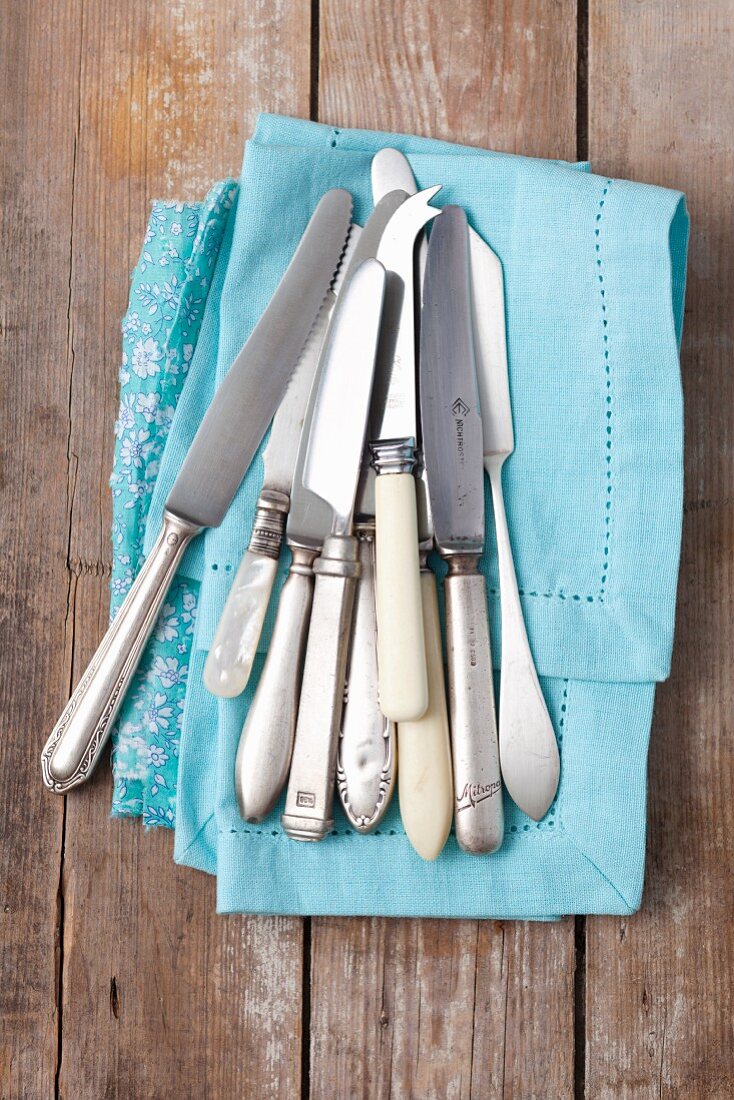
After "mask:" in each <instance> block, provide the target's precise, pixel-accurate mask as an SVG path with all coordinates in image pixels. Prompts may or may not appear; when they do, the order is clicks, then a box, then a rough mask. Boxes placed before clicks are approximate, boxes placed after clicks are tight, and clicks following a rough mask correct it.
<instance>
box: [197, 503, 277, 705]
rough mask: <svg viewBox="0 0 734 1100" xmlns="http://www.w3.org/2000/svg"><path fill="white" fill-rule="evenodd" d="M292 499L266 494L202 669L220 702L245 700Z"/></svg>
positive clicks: (210, 689)
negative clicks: (241, 697) (243, 693)
mask: <svg viewBox="0 0 734 1100" xmlns="http://www.w3.org/2000/svg"><path fill="white" fill-rule="evenodd" d="M289 506H290V499H289V497H288V495H287V494H286V493H279V492H276V491H273V490H269V489H264V490H263V492H262V493H261V494H260V497H259V499H258V502H257V511H256V513H255V523H254V526H253V529H252V536H251V537H250V545H249V548H248V550H247V552H246V554H245V555H244V557H243V558H242V561H241V562H240V565H239V568H238V570H237V573H236V575H235V578H234V581H233V582H232V587H231V588H230V590H229V595H228V596H227V602H226V603H225V605H224V610H223V611H222V617H221V618H220V620H219V623H218V625H217V630H216V633H215V635H214V638H213V640H212V644H211V646H210V647H209V653H208V655H207V658H206V663H205V665H204V676H203V679H204V686H205V687H206V688H207V689H208V690H209V691H210V692H211V693H212V695H218V696H219V697H220V698H222V699H233V698H234V697H235V696H236V695H241V694H242V692H243V691H244V690H245V688H246V687H247V681H248V680H249V679H250V673H251V672H252V665H253V661H254V660H255V655H256V654H257V647H258V643H259V641H260V635H261V633H262V628H263V623H264V622H265V615H266V613H267V610H268V604H269V603H270V594H271V592H272V591H273V584H274V583H275V575H276V573H277V571H278V557H279V555H280V547H281V543H282V541H283V531H284V529H285V521H286V517H287V515H288V508H289Z"/></svg>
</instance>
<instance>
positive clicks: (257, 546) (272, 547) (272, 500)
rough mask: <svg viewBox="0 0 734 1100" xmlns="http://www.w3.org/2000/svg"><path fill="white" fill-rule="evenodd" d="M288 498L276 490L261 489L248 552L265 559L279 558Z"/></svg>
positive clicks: (288, 502)
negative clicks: (250, 551)
mask: <svg viewBox="0 0 734 1100" xmlns="http://www.w3.org/2000/svg"><path fill="white" fill-rule="evenodd" d="M290 503H291V502H290V497H289V496H288V494H287V493H281V492H279V491H278V490H277V489H263V491H262V492H261V493H260V496H259V497H258V501H257V510H256V512H255V522H254V523H253V526H252V535H251V536H250V550H252V552H253V553H254V554H261V555H262V556H263V557H265V558H275V559H277V558H278V557H279V556H280V547H281V545H282V542H283V533H284V531H285V521H286V518H287V516H288V510H289V508H290Z"/></svg>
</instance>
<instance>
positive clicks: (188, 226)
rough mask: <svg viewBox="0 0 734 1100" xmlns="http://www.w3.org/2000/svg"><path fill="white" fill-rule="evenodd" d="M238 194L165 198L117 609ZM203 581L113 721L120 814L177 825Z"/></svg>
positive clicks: (123, 515)
mask: <svg viewBox="0 0 734 1100" xmlns="http://www.w3.org/2000/svg"><path fill="white" fill-rule="evenodd" d="M236 194H237V186H236V184H235V182H234V181H233V180H225V181H223V182H222V183H218V184H216V185H215V187H213V188H212V190H211V192H210V193H209V195H208V196H207V199H206V201H205V202H204V203H196V204H192V203H173V202H155V203H154V204H153V207H152V210H151V215H150V220H149V223H148V228H147V231H146V234H145V240H144V243H143V249H142V252H141V256H140V260H139V262H138V265H137V267H136V269H135V271H134V272H133V277H132V283H131V288H130V305H129V309H128V313H127V315H126V317H125V319H124V321H123V323H122V337H123V350H122V363H121V367H120V409H119V413H118V417H117V422H116V424H115V436H116V447H115V463H114V468H113V471H112V476H111V478H110V487H111V490H112V499H113V524H112V545H113V569H112V578H111V583H110V588H111V603H112V608H111V613H112V615H113V616H114V614H115V612H116V611H117V609H118V608H119V606H120V604H121V603H122V601H123V599H124V597H125V596H126V595H127V593H128V591H129V590H130V586H131V585H132V583H133V580H134V578H135V575H136V573H137V571H138V570H139V568H140V566H141V564H142V551H143V538H144V534H145V522H146V519H147V515H148V509H149V506H150V498H151V494H152V491H153V486H154V484H155V479H156V476H157V473H158V468H159V465H160V458H161V455H162V453H163V448H164V446H165V442H166V438H167V436H168V432H169V430H170V427H171V422H172V420H173V417H174V414H175V410H176V405H177V402H178V399H179V397H180V395H181V390H182V389H183V385H184V382H185V380H186V375H187V371H188V367H189V363H190V362H191V360H192V358H193V355H194V352H195V349H196V341H197V338H198V335H199V329H200V326H201V320H202V317H203V315H204V306H205V303H206V297H207V293H208V290H209V286H210V285H211V277H212V274H213V271H214V267H215V264H216V261H217V257H218V255H219V249H220V246H221V242H222V237H223V235H224V229H225V226H226V224H227V220H228V218H229V215H230V212H231V210H232V208H233V205H234V202H235V198H236ZM198 587H199V586H198V584H197V583H196V582H194V581H190V580H187V579H186V578H183V577H177V578H176V579H175V580H174V583H173V585H172V586H171V589H170V591H169V593H168V596H167V598H166V603H165V606H164V608H163V611H162V612H161V615H160V617H159V620H158V622H157V624H156V627H155V630H154V632H153V636H152V638H151V640H150V642H149V643H148V646H147V648H146V650H145V652H144V654H143V658H142V660H141V662H140V665H139V667H138V670H137V672H136V675H135V678H134V680H133V683H132V686H131V688H130V690H129V691H128V694H127V696H126V698H125V700H124V702H123V705H122V708H121V711H120V716H119V718H118V721H117V723H116V726H115V729H114V730H113V757H112V766H113V774H114V779H115V787H114V795H113V803H112V813H113V816H117V817H125V816H141V817H142V818H143V821H144V823H145V825H146V826H163V827H165V828H169V829H170V828H173V826H174V824H175V808H176V776H177V770H178V747H179V739H180V735H181V726H182V722H183V715H184V697H185V692H186V680H187V675H188V669H189V663H190V661H189V657H190V653H191V647H192V644H193V634H194V627H195V624H196V608H197V600H198Z"/></svg>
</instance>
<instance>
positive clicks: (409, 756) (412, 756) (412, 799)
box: [398, 555, 454, 860]
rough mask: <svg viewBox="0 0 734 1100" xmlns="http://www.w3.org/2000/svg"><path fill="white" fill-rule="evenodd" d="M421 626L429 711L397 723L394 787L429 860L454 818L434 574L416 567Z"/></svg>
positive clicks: (412, 836)
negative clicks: (424, 647)
mask: <svg viewBox="0 0 734 1100" xmlns="http://www.w3.org/2000/svg"><path fill="white" fill-rule="evenodd" d="M421 596H422V600H423V627H424V630H425V640H426V664H427V666H428V709H427V710H426V713H425V714H424V715H423V717H422V718H419V719H417V721H415V722H400V723H399V725H398V756H399V760H400V768H399V771H398V790H399V793H400V814H401V816H402V819H403V825H404V827H405V832H406V833H407V836H408V839H409V840H410V843H411V844H412V845H413V847H414V848H415V850H416V852H417V853H418V855H419V856H421V857H422V858H423V859H427V860H432V859H435V858H436V856H438V855H439V853H440V852H441V851H442V849H443V846H444V844H445V843H446V840H447V839H448V835H449V832H450V830H451V822H452V820H453V816H454V789H453V779H452V765H451V739H450V736H449V717H448V713H447V709H446V686H445V682H444V666H443V650H442V647H441V622H440V619H439V615H438V593H437V590H436V578H435V576H434V574H433V572H432V571H431V569H430V568H429V567H428V565H427V564H426V562H425V555H424V557H423V560H422V567H421Z"/></svg>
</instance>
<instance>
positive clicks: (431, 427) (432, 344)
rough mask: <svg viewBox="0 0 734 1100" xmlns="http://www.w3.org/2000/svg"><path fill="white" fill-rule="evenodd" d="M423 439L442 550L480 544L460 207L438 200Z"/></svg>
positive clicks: (477, 436)
mask: <svg viewBox="0 0 734 1100" xmlns="http://www.w3.org/2000/svg"><path fill="white" fill-rule="evenodd" d="M420 389H421V417H422V422H423V446H424V452H425V460H426V468H427V471H428V484H429V488H430V494H431V508H432V512H433V523H434V528H435V534H436V543H437V545H438V547H439V549H440V550H441V551H442V553H447V554H451V553H460V552H465V553H479V552H481V550H482V547H483V545H484V484H483V480H484V471H483V465H482V421H481V416H480V412H479V392H478V386H477V377H476V364H475V359H474V338H473V332H472V318H471V282H470V274H469V242H468V233H467V224H466V215H465V214H464V211H463V210H462V209H461V208H460V207H457V206H447V207H445V208H444V211H443V213H442V214H441V216H440V218H438V219H437V221H436V222H435V224H434V226H433V232H432V233H431V241H430V244H429V246H428V262H427V266H426V279H425V283H424V286H423V316H422V328H421V387H420Z"/></svg>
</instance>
